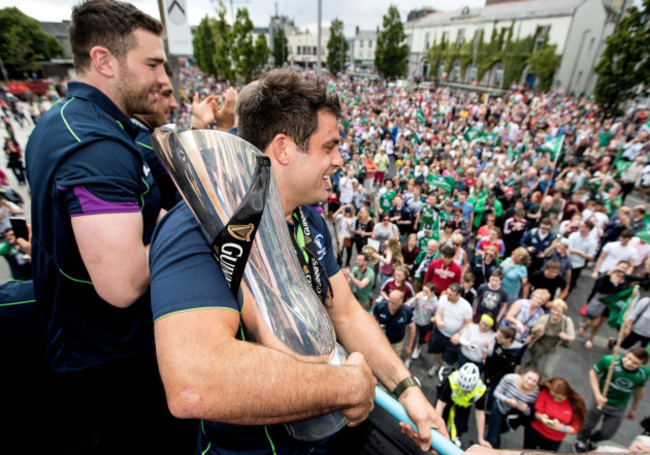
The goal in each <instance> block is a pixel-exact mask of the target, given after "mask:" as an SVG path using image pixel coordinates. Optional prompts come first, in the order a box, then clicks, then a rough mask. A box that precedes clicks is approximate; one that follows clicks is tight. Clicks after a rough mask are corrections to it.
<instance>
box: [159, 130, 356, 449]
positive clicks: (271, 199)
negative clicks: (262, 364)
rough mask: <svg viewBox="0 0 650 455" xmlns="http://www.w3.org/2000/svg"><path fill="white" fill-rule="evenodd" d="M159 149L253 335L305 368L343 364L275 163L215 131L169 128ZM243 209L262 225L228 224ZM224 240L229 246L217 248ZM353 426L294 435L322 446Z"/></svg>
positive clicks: (325, 421) (299, 427)
mask: <svg viewBox="0 0 650 455" xmlns="http://www.w3.org/2000/svg"><path fill="white" fill-rule="evenodd" d="M152 143H153V146H154V150H155V151H156V154H157V155H158V157H159V158H160V160H161V161H162V162H163V164H164V165H165V167H166V168H167V170H168V172H169V173H170V175H171V176H172V178H173V180H174V182H175V184H176V186H177V188H178V190H179V192H180V194H181V195H182V197H183V199H185V202H187V205H188V206H189V207H190V209H191V210H192V212H193V213H194V216H195V217H196V219H197V220H198V221H199V224H200V225H201V226H202V228H203V231H204V234H205V236H206V238H207V240H208V242H210V243H212V244H213V253H214V255H215V258H217V260H218V261H219V263H220V265H221V269H222V270H223V272H224V276H225V277H226V280H227V281H228V282H229V283H230V284H231V289H233V292H235V293H236V294H237V299H238V301H239V304H240V308H241V317H242V320H243V323H244V326H245V327H246V330H247V332H248V335H249V336H250V337H251V338H253V340H254V341H255V342H257V343H259V344H261V345H264V346H266V347H269V348H272V349H275V350H278V351H281V352H284V353H286V354H288V355H291V356H292V357H294V358H296V359H298V360H300V361H303V362H313V363H329V364H330V365H340V364H341V363H342V362H343V360H344V359H345V352H344V350H343V348H341V347H340V346H339V345H338V344H337V343H336V336H335V333H334V328H333V326H332V323H331V321H330V319H329V317H328V315H327V313H326V312H325V309H324V307H323V304H322V303H321V302H320V300H319V298H318V297H317V295H316V293H315V292H314V291H313V290H312V288H311V285H310V283H309V282H308V281H307V279H306V277H305V273H304V272H303V269H302V266H301V265H300V263H299V261H298V259H297V257H296V254H295V248H294V245H293V243H292V240H291V238H290V237H289V235H290V234H289V230H288V228H287V221H286V219H285V215H284V210H283V208H282V204H281V201H280V195H279V193H278V188H277V185H276V182H275V179H274V177H273V174H272V172H270V164H269V162H268V158H267V157H265V156H264V154H262V153H261V152H260V151H259V150H258V149H257V148H255V147H254V146H253V145H251V144H249V143H248V142H246V141H244V140H243V139H240V138H238V137H237V136H234V135H232V134H227V133H221V132H218V131H213V130H193V131H186V132H183V133H180V134H176V133H174V131H173V129H172V127H171V126H167V127H162V128H160V129H158V130H156V132H154V134H153V135H152ZM263 189H265V193H264V194H262V193H263ZM251 198H252V199H251ZM240 207H257V209H259V210H258V212H259V215H260V216H258V218H257V219H258V220H259V222H258V223H257V222H247V223H246V222H242V223H239V224H232V223H230V224H229V221H230V220H231V219H239V218H238V217H239V216H241V212H242V209H241V208H240ZM238 210H239V211H238ZM233 217H234V218H233ZM223 235H226V236H228V239H229V240H228V241H225V242H221V243H217V242H215V239H218V238H220V236H222V237H223ZM246 248H249V251H250V253H249V256H248V261H246V262H245V263H244V264H243V266H242V267H241V272H240V273H239V275H240V276H241V275H243V276H241V278H242V279H241V284H240V280H239V277H238V276H237V267H236V266H235V265H234V264H235V262H236V260H237V259H238V258H239V256H240V255H242V251H243V250H245V249H246ZM231 281H232V282H231ZM314 387H318V384H314ZM346 424H347V420H346V419H345V417H343V416H342V414H341V413H340V412H333V413H330V414H326V415H324V416H320V417H316V418H312V419H308V420H303V421H299V422H292V423H290V424H289V425H288V428H289V431H290V433H291V435H292V436H293V437H294V438H296V439H299V440H304V441H315V440H319V439H323V438H325V437H327V436H330V435H332V434H334V433H335V432H337V431H338V430H340V429H341V428H342V427H343V426H345V425H346Z"/></svg>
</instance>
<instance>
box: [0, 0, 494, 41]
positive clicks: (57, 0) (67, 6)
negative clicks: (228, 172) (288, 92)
mask: <svg viewBox="0 0 650 455" xmlns="http://www.w3.org/2000/svg"><path fill="white" fill-rule="evenodd" d="M321 1H322V26H323V27H327V26H329V23H330V21H331V20H332V19H336V18H339V19H341V20H342V21H343V23H344V25H345V35H346V36H348V37H352V36H353V35H354V30H355V27H356V26H357V25H358V26H359V28H360V29H361V30H374V29H375V28H377V26H380V27H381V23H382V17H383V16H384V14H386V12H387V11H388V7H389V6H390V5H391V4H396V5H398V9H399V12H400V15H401V17H402V20H403V21H405V20H406V15H407V14H408V12H409V11H411V10H413V9H417V8H421V7H423V6H428V7H431V8H434V9H437V10H443V11H449V10H459V9H461V8H463V7H464V6H469V7H470V8H472V7H474V8H476V7H482V6H484V5H485V0H464V1H462V2H453V1H448V0H356V1H350V0H321ZM77 3H79V0H20V1H16V0H0V8H6V7H9V6H16V7H18V9H20V10H21V11H22V12H23V13H25V14H26V15H28V16H31V17H33V18H35V19H38V20H39V21H44V22H59V21H62V20H65V19H70V11H71V10H72V7H73V6H74V5H75V4H77ZM131 3H133V4H134V5H135V6H137V7H138V8H139V9H141V10H142V11H144V12H146V13H148V14H151V15H152V16H154V17H156V18H159V17H160V13H159V9H158V1H157V0H131ZM185 3H186V5H187V10H188V17H189V23H190V25H197V24H198V23H199V21H200V20H201V18H202V17H204V16H205V15H206V14H208V15H211V16H215V13H214V11H215V7H217V6H218V0H217V1H211V0H185ZM224 5H225V6H226V10H227V11H228V14H229V15H230V11H231V0H224ZM276 5H277V11H278V13H279V14H280V15H286V16H289V17H290V18H293V19H294V21H295V25H296V26H297V27H299V28H300V29H301V30H303V31H304V30H305V29H309V31H310V32H311V33H313V34H316V31H317V24H318V0H277V1H272V0H232V8H233V9H234V11H235V13H236V11H237V8H248V12H249V15H250V17H251V19H252V20H253V24H255V26H256V27H266V26H268V24H269V17H270V16H272V15H273V14H275V10H276Z"/></svg>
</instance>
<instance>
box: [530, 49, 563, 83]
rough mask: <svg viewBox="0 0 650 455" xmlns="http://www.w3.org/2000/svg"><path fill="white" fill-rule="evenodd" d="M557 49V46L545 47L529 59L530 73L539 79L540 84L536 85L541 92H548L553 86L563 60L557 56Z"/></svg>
mask: <svg viewBox="0 0 650 455" xmlns="http://www.w3.org/2000/svg"><path fill="white" fill-rule="evenodd" d="M556 49H557V45H555V44H553V45H552V46H546V47H543V48H541V49H540V50H538V51H537V52H535V53H534V54H533V55H531V57H530V58H529V59H528V64H529V65H530V68H529V72H530V73H532V74H534V75H535V76H537V77H538V78H539V82H538V83H537V84H535V87H536V88H539V90H542V91H547V90H549V89H550V88H551V85H553V76H555V71H556V70H557V68H558V66H560V60H561V59H562V58H561V57H560V56H559V55H555V51H556Z"/></svg>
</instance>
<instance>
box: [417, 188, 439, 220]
mask: <svg viewBox="0 0 650 455" xmlns="http://www.w3.org/2000/svg"><path fill="white" fill-rule="evenodd" d="M435 204H436V197H435V196H434V195H433V194H429V195H428V196H427V200H426V204H425V205H424V206H422V210H420V226H426V225H427V224H429V225H431V226H433V222H434V220H435V218H436V216H437V214H438V212H437V211H436V208H435Z"/></svg>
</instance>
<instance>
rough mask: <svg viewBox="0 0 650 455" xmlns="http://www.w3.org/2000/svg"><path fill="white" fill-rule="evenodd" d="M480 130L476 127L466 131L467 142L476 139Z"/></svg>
mask: <svg viewBox="0 0 650 455" xmlns="http://www.w3.org/2000/svg"><path fill="white" fill-rule="evenodd" d="M478 133H479V130H478V128H476V127H475V126H473V127H471V128H470V129H468V130H467V131H465V135H464V136H465V140H466V141H467V142H472V141H473V140H474V139H476V136H478Z"/></svg>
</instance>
